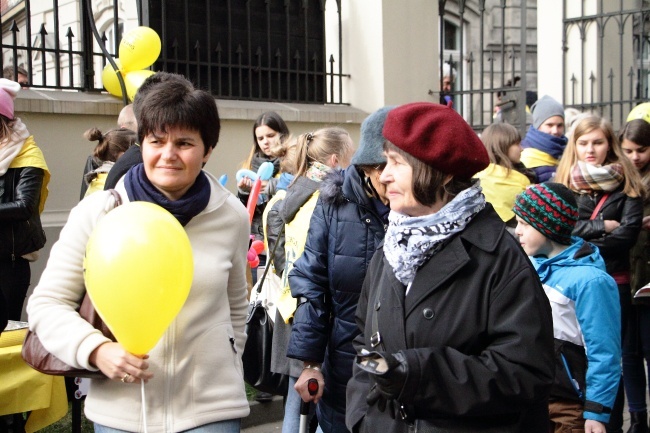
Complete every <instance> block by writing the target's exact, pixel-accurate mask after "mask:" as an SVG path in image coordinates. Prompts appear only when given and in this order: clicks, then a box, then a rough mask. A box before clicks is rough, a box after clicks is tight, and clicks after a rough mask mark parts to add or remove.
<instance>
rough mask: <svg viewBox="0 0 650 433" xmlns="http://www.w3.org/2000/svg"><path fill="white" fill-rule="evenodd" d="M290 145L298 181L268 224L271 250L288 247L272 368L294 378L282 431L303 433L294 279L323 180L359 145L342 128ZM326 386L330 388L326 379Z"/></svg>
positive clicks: (280, 258) (279, 198) (282, 256)
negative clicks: (291, 352) (294, 344)
mask: <svg viewBox="0 0 650 433" xmlns="http://www.w3.org/2000/svg"><path fill="white" fill-rule="evenodd" d="M284 146H285V147H286V148H287V152H286V154H285V155H284V159H283V164H284V165H286V167H287V169H288V170H292V171H293V174H294V176H295V177H294V178H293V180H292V181H291V183H290V184H289V186H288V188H287V190H286V193H285V192H283V191H280V192H278V193H277V194H276V196H275V197H274V198H275V200H274V203H273V204H271V206H272V207H271V210H270V211H269V212H268V215H267V220H266V224H265V227H266V237H267V241H268V243H269V245H268V248H269V251H270V250H272V249H273V247H274V245H275V243H274V240H275V242H280V244H279V245H280V246H284V248H283V249H280V248H278V249H277V250H276V254H275V256H274V257H273V261H274V265H275V269H276V273H277V274H278V275H280V274H281V276H282V283H283V286H284V290H283V293H282V295H281V297H280V299H279V300H278V301H277V307H278V311H277V313H276V317H275V323H274V328H273V329H274V332H273V354H272V358H271V370H272V371H273V372H274V373H283V374H288V375H289V390H288V393H287V400H286V404H285V411H284V414H285V416H284V422H283V425H282V432H283V433H297V432H298V428H299V423H300V417H299V413H300V401H301V399H300V396H299V394H298V393H297V392H296V390H295V389H294V385H295V384H296V380H297V378H298V377H299V376H300V374H301V373H302V370H303V363H302V362H301V361H298V360H295V359H289V358H287V346H288V344H289V337H290V336H291V326H292V325H291V321H292V320H293V314H294V311H295V310H296V307H297V300H296V299H294V298H293V297H292V296H291V290H290V288H289V280H288V276H289V272H291V270H292V269H293V264H294V262H295V261H296V260H298V258H300V257H301V256H302V252H303V250H304V248H305V242H306V240H307V232H308V230H309V224H310V221H311V216H312V213H313V212H314V208H315V207H316V203H317V201H318V197H319V186H320V184H321V181H322V180H323V179H324V178H325V176H326V175H327V174H328V173H330V172H331V171H332V170H336V169H339V168H345V167H347V166H348V165H349V163H350V158H351V157H352V153H353V147H352V139H351V138H350V135H349V134H348V132H347V131H345V130H344V129H341V128H322V129H319V130H317V131H315V132H308V133H305V134H302V135H300V136H298V137H297V138H296V139H292V140H287V142H286V143H285V144H284ZM283 230H284V232H283ZM282 263H283V264H282ZM320 386H321V387H322V386H324V383H323V382H322V381H321V383H320Z"/></svg>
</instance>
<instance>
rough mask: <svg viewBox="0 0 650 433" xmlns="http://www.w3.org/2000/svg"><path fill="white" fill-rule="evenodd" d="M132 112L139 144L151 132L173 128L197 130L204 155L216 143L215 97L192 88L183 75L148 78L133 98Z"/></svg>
mask: <svg viewBox="0 0 650 433" xmlns="http://www.w3.org/2000/svg"><path fill="white" fill-rule="evenodd" d="M143 87H144V88H143ZM133 110H134V112H135V114H136V118H137V121H138V138H139V139H140V142H143V140H144V137H145V136H146V135H148V134H150V133H155V132H158V131H166V130H167V128H169V127H175V126H179V127H183V128H188V129H191V130H195V131H198V132H199V134H200V135H201V139H202V140H203V145H204V146H205V153H204V154H207V153H208V151H209V149H210V148H214V147H215V146H216V145H217V142H218V141H219V132H220V131H221V120H220V119H219V112H218V110H217V103H216V101H215V99H214V97H213V96H212V95H210V94H209V93H208V92H206V91H203V90H199V89H195V88H194V86H193V85H192V83H191V82H189V81H188V80H187V79H186V78H185V77H183V76H182V75H178V74H170V73H167V72H158V73H156V74H154V75H152V76H151V77H149V78H147V80H145V81H144V82H143V83H142V86H141V87H140V89H139V90H138V92H137V93H136V95H135V98H134V100H133Z"/></svg>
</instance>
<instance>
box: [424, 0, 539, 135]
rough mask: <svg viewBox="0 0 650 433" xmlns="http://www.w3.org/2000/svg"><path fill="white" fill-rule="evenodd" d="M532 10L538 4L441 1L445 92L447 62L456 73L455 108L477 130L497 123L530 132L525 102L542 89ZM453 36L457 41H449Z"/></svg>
mask: <svg viewBox="0 0 650 433" xmlns="http://www.w3.org/2000/svg"><path fill="white" fill-rule="evenodd" d="M529 9H530V10H535V9H536V2H535V1H530V0H491V1H490V0H487V1H486V0H479V1H466V0H456V1H454V2H451V1H447V0H438V15H439V19H440V29H443V30H442V31H441V32H440V49H439V67H440V88H442V80H443V76H444V72H443V71H444V64H445V63H447V64H450V65H451V67H452V68H453V70H454V71H455V72H456V77H455V82H454V88H453V90H452V91H451V92H450V93H451V96H452V98H453V100H454V108H455V109H456V110H457V111H458V112H459V113H460V114H461V115H463V117H464V118H465V120H467V122H468V123H469V124H470V125H472V127H473V128H474V129H475V130H477V131H482V130H483V129H485V127H487V125H489V124H491V123H493V122H494V121H495V119H498V120H503V121H507V122H508V123H511V124H513V125H514V126H516V127H517V128H518V129H519V130H520V132H522V133H523V132H524V131H525V129H526V101H529V100H531V97H532V100H534V99H535V98H536V87H537V85H536V83H537V67H536V59H537V50H536V45H535V44H534V34H533V38H531V43H530V44H529V33H532V32H534V31H536V23H534V22H532V23H531V22H527V16H528V13H527V12H528V10H529ZM488 18H490V21H491V23H492V26H491V27H489V28H488V26H486V21H487V20H488ZM446 27H447V28H446ZM449 27H452V28H454V30H453V31H450V30H449ZM454 33H457V38H456V39H457V42H456V43H449V40H448V38H450V37H453V35H454ZM431 93H432V94H435V92H431ZM441 102H442V101H441ZM497 110H500V111H501V114H500V115H499V116H498V117H496V118H495V111H497Z"/></svg>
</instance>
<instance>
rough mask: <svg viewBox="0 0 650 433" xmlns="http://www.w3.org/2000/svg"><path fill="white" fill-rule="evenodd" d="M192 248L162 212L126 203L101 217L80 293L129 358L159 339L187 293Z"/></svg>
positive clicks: (177, 225) (88, 251) (90, 242)
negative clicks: (81, 292) (86, 295)
mask: <svg viewBox="0 0 650 433" xmlns="http://www.w3.org/2000/svg"><path fill="white" fill-rule="evenodd" d="M193 272H194V262H193V258H192V247H191V246H190V241H189V239H188V237H187V234H186V233H185V230H184V229H183V227H182V226H181V225H180V223H179V222H178V221H177V220H176V218H174V217H173V216H172V215H171V214H170V213H169V212H167V211H166V210H165V209H163V208H162V207H160V206H158V205H155V204H152V203H148V202H141V201H138V202H130V203H126V204H123V205H122V206H119V207H117V208H115V209H114V210H112V211H111V212H109V213H108V214H106V216H105V217H104V218H102V219H101V220H100V221H99V223H98V224H97V226H96V227H95V230H94V231H93V233H92V234H91V236H90V239H89V240H88V244H87V246H86V257H85V259H84V278H85V282H86V290H88V294H89V295H90V299H91V300H92V301H93V305H94V306H95V309H96V310H97V312H98V313H99V315H100V316H101V318H102V319H103V320H104V322H105V323H106V325H108V327H109V328H110V330H111V331H112V332H113V335H115V338H116V339H117V341H118V342H119V343H120V344H121V345H122V346H123V347H124V348H125V349H126V350H127V351H129V352H131V353H133V354H135V355H144V354H146V353H148V352H149V351H150V350H151V349H152V348H153V347H154V346H155V345H156V344H157V343H158V340H160V337H162V335H163V334H164V333H165V331H166V330H167V328H168V327H169V325H170V324H171V323H172V321H173V320H174V318H175V317H176V315H177V314H178V312H179V311H180V310H181V308H182V307H183V304H184V303H185V300H186V299H187V296H188V295H189V292H190V287H191V285H192V276H193Z"/></svg>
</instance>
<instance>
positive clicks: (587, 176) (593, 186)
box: [569, 161, 625, 194]
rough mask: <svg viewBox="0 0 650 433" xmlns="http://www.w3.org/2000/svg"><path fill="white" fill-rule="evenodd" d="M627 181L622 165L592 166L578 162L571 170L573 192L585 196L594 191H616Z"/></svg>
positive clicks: (570, 180) (570, 181)
mask: <svg viewBox="0 0 650 433" xmlns="http://www.w3.org/2000/svg"><path fill="white" fill-rule="evenodd" d="M624 180H625V175H624V174H623V166H622V165H621V164H618V163H615V164H609V165H591V164H587V163H586V162H582V161H578V162H577V163H576V164H575V165H574V166H573V168H572V169H571V178H570V179H569V183H570V185H569V186H570V187H571V189H572V190H574V191H576V192H579V193H582V194H585V193H590V192H592V191H605V192H612V191H616V190H617V189H618V187H620V186H621V183H623V181H624Z"/></svg>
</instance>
